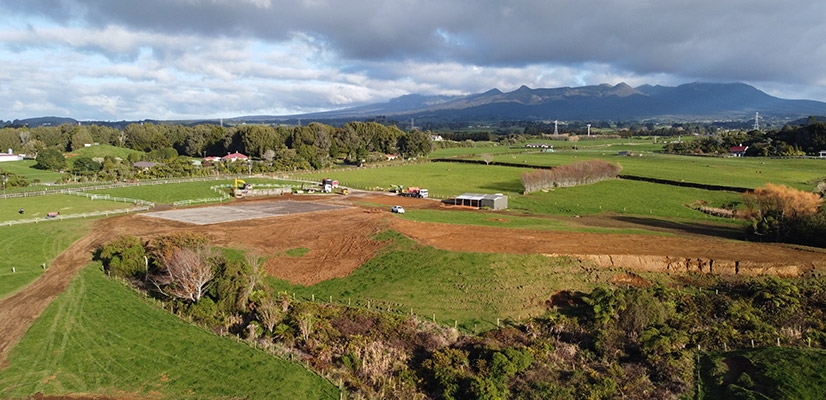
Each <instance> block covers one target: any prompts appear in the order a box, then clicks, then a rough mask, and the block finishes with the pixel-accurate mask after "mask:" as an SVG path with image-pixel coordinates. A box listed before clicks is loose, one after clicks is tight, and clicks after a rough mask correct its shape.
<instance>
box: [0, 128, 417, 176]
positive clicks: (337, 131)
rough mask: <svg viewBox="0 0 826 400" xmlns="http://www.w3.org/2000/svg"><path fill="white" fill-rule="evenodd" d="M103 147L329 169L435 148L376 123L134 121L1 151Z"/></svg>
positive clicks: (7, 145)
mask: <svg viewBox="0 0 826 400" xmlns="http://www.w3.org/2000/svg"><path fill="white" fill-rule="evenodd" d="M91 143H101V144H110V145H113V146H118V147H123V148H127V149H132V150H138V151H141V152H144V153H151V152H153V151H168V150H169V149H172V150H174V151H175V152H176V154H177V155H181V156H188V157H204V156H223V155H226V154H227V153H233V152H236V151H237V152H240V153H244V154H246V155H248V156H250V157H253V158H256V159H264V160H267V159H269V160H272V159H283V158H286V159H296V158H297V159H300V160H294V161H295V162H296V163H298V164H299V165H296V167H308V166H309V168H324V167H327V166H329V165H330V164H332V162H333V161H334V160H336V159H343V160H344V161H346V162H349V163H356V164H357V163H362V162H367V161H369V160H370V159H375V158H377V157H378V156H383V155H384V154H400V155H402V156H403V157H407V158H409V157H416V156H420V155H425V154H427V153H429V152H430V150H431V146H432V144H431V139H430V134H429V132H423V131H419V130H413V131H410V132H405V131H402V130H400V129H399V128H397V127H396V126H386V125H382V124H379V123H376V122H348V123H346V124H344V125H342V126H340V127H333V126H330V125H325V124H321V123H317V122H313V123H310V124H309V125H306V126H272V125H252V124H251V125H238V126H232V127H223V126H218V125H209V124H201V125H194V126H184V125H180V124H154V123H151V122H146V123H133V124H130V125H127V126H126V127H125V128H124V129H122V130H118V129H116V128H111V127H106V126H99V125H69V124H63V125H60V126H40V127H35V128H25V127H23V128H3V129H0V148H2V149H12V150H13V151H15V152H18V153H24V154H30V155H35V154H38V153H39V152H40V151H42V150H45V149H47V148H54V149H57V150H59V151H61V152H69V151H74V150H77V149H79V148H82V147H83V146H84V145H86V144H91Z"/></svg>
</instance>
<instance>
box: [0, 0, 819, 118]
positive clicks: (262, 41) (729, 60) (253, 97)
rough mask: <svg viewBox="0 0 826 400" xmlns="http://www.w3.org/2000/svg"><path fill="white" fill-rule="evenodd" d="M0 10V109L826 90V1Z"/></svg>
mask: <svg viewBox="0 0 826 400" xmlns="http://www.w3.org/2000/svg"><path fill="white" fill-rule="evenodd" d="M0 10H2V11H3V13H2V16H0V62H2V63H3V64H4V65H10V64H14V65H15V66H14V67H12V69H14V70H16V71H17V72H15V73H14V74H13V75H12V74H8V73H3V72H0V92H2V93H11V94H12V97H11V98H6V99H0V107H2V106H6V107H7V108H6V109H10V110H11V109H14V110H24V111H26V112H31V113H35V112H42V111H43V109H44V107H47V109H52V110H54V113H67V114H71V115H72V116H77V117H94V116H97V117H98V118H116V119H121V118H140V117H143V118H162V117H174V116H181V117H184V116H204V117H206V116H211V115H214V114H216V113H218V114H221V113H227V114H230V115H237V114H242V113H268V112H277V111H279V110H280V111H282V112H305V111H313V110H322V109H329V108H336V107H342V106H348V105H357V104H363V103H367V102H373V101H382V100H387V99H389V98H391V97H395V96H398V95H401V94H406V93H424V94H465V93H475V92H480V91H485V90H488V89H490V88H493V87H497V88H499V89H502V90H513V89H515V88H517V87H519V86H520V85H522V84H525V85H528V86H531V87H558V86H578V85H584V84H599V83H611V84H615V83H618V82H621V81H625V82H626V83H629V84H631V85H632V86H633V85H638V84H643V83H652V84H679V83H684V82H690V81H717V82H730V81H743V82H747V83H751V84H754V85H755V86H757V87H758V88H761V89H765V90H767V91H768V92H769V93H772V94H784V95H785V96H786V97H791V98H801V97H810V98H815V99H820V100H826V70H824V69H823V68H822V65H823V64H824V63H826V42H824V41H823V40H822V38H823V37H826V24H823V23H822V22H821V19H822V15H826V3H823V2H813V1H810V0H790V1H787V2H784V3H783V4H782V5H780V4H779V3H777V2H776V1H769V0H748V1H747V0H732V1H719V0H714V1H712V0H697V1H693V2H667V1H654V0H631V1H624V2H598V3H597V4H595V2H594V1H584V2H583V1H574V0H561V1H556V2H548V1H541V0H522V1H510V2H502V1H493V0H480V1H475V2H466V1H459V0H439V1H436V0H396V1H392V2H389V1H385V0H354V1H347V2H340V1H328V0H279V1H271V0H144V1H141V2H132V1H129V2H119V1H111V0H43V1H36V2H35V1H29V0H0ZM18 67H19V68H18ZM44 78H45V81H43V79H44ZM50 80H51V81H55V80H59V81H60V82H59V83H53V82H49V81H50ZM21 88H26V90H19V89H21ZM29 89H30V90H29ZM57 89H63V90H62V91H59V90H57ZM67 91H68V92H75V93H84V94H83V96H85V97H81V99H84V100H83V101H80V102H78V103H77V105H73V104H72V103H71V101H70V100H69V99H76V98H75V97H73V96H72V95H70V94H67V93H66V92H67ZM20 104H23V107H22V108H21V107H19V106H20ZM27 104H30V105H31V106H26V105H27ZM35 104H37V106H34V105H35ZM44 105H51V106H50V107H51V108H49V106H44ZM13 107H18V108H16V109H15V108H13ZM27 110H31V111H27ZM81 111H82V112H83V113H88V114H86V115H83V116H79V115H76V114H79V113H80V112H81ZM155 113H160V114H161V115H156V114H155ZM225 115H226V114H225ZM227 116H229V115H227Z"/></svg>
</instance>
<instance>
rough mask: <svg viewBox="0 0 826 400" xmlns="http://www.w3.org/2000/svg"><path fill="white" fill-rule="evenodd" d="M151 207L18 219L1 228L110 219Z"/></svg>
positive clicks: (0, 224)
mask: <svg viewBox="0 0 826 400" xmlns="http://www.w3.org/2000/svg"><path fill="white" fill-rule="evenodd" d="M150 208H151V207H149V206H142V207H134V208H122V209H119V210H106V211H94V212H90V213H83V214H67V215H63V214H58V215H57V216H55V217H53V218H47V217H40V218H28V219H16V220H13V221H3V222H0V226H12V225H20V224H38V223H41V222H50V221H61V220H64V219H77V218H93V217H100V216H103V217H108V216H110V215H117V214H129V213H133V212H138V211H146V210H148V209H150Z"/></svg>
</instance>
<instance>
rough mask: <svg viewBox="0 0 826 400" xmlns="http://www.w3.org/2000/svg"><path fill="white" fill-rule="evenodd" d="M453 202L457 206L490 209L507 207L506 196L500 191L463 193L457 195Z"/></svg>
mask: <svg viewBox="0 0 826 400" xmlns="http://www.w3.org/2000/svg"><path fill="white" fill-rule="evenodd" d="M453 204H454V205H458V206H469V207H478V208H489V209H491V210H504V209H506V208H508V196H505V195H503V194H501V193H497V194H480V193H465V194H463V195H461V196H457V197H456V198H455V199H454V201H453Z"/></svg>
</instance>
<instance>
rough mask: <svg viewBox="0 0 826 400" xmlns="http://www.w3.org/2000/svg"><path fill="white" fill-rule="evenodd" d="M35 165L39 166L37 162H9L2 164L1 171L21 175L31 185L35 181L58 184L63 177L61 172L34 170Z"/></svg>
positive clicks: (0, 164)
mask: <svg viewBox="0 0 826 400" xmlns="http://www.w3.org/2000/svg"><path fill="white" fill-rule="evenodd" d="M35 164H37V162H36V161H34V160H23V161H7V162H4V163H0V170H2V171H8V172H11V173H13V174H17V175H20V176H22V177H23V178H25V179H26V180H28V181H29V183H32V182H33V181H35V180H38V181H40V182H56V181H59V180H60V179H61V178H62V177H63V174H61V173H59V172H54V171H45V170H42V169H37V168H34V165H35Z"/></svg>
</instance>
